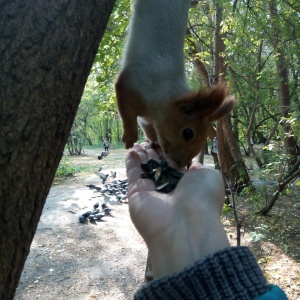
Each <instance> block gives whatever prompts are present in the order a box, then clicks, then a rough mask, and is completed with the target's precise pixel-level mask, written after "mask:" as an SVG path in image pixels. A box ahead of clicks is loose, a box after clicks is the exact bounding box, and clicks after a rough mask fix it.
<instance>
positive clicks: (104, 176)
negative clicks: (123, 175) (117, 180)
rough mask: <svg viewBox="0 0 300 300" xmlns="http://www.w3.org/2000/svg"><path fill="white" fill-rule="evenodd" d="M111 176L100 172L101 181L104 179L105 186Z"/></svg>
mask: <svg viewBox="0 0 300 300" xmlns="http://www.w3.org/2000/svg"><path fill="white" fill-rule="evenodd" d="M108 175H109V174H104V173H101V172H98V176H99V178H100V179H102V183H103V184H104V183H105V181H106V179H107V177H108Z"/></svg>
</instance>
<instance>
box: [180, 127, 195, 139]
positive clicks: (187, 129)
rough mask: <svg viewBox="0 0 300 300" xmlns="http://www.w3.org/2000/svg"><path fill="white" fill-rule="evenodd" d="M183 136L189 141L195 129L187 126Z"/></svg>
mask: <svg viewBox="0 0 300 300" xmlns="http://www.w3.org/2000/svg"><path fill="white" fill-rule="evenodd" d="M182 136H183V138H184V140H185V141H186V142H187V141H189V140H190V139H191V138H193V136H194V133H193V130H192V129H191V128H185V129H184V130H183V131H182Z"/></svg>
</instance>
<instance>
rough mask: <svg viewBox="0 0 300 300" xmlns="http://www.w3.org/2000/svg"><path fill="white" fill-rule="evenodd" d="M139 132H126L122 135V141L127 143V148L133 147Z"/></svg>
mask: <svg viewBox="0 0 300 300" xmlns="http://www.w3.org/2000/svg"><path fill="white" fill-rule="evenodd" d="M137 139H138V135H137V133H128V132H124V133H123V136H122V142H123V143H124V144H125V148H126V149H129V148H132V147H133V144H134V143H135V142H136V141H137Z"/></svg>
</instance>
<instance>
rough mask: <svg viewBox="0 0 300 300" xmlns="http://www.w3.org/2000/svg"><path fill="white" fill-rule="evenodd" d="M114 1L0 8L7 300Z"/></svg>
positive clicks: (1, 237) (1, 234)
mask: <svg viewBox="0 0 300 300" xmlns="http://www.w3.org/2000/svg"><path fill="white" fill-rule="evenodd" d="M114 2H115V1H114V0H98V1H96V0H95V1H92V2H89V3H87V2H86V1H81V0H78V1H56V2H54V1H48V2H47V1H46V2H45V1H40V0H38V1H32V0H26V1H25V0H24V1H17V0H15V1H1V2H0V18H1V24H0V31H1V36H0V55H1V66H0V70H1V78H0V83H1V85H0V86H1V90H0V109H1V114H0V128H1V130H0V145H1V148H0V165H1V168H0V211H1V218H0V265H1V274H0V298H1V299H13V297H14V293H15V289H16V287H17V285H18V282H19V278H20V275H21V271H22V269H23V266H24V263H25V260H26V257H27V255H28V252H29V248H30V244H31V241H32V239H33V236H34V234H35V231H36V228H37V224H38V221H39V218H40V216H41V213H42V209H43V206H44V203H45V200H46V197H47V194H48V192H49V189H50V186H51V183H52V181H53V178H54V175H55V171H56V168H57V166H58V164H59V161H60V159H61V156H62V153H63V149H64V146H65V144H66V141H67V139H68V136H69V132H70V129H71V125H72V122H73V120H74V118H75V114H76V111H77V107H78V105H79V102H80V98H81V95H82V92H83V89H84V85H85V83H86V80H87V77H88V75H89V72H90V69H91V66H92V63H93V60H94V57H95V55H96V53H97V49H98V45H99V42H100V40H101V38H102V35H103V33H104V29H105V27H106V24H107V21H108V18H109V15H110V13H111V11H112V8H113V5H114Z"/></svg>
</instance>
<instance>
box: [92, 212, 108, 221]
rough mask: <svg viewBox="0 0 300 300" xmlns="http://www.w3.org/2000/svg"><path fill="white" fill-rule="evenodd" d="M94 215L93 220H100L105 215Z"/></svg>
mask: <svg viewBox="0 0 300 300" xmlns="http://www.w3.org/2000/svg"><path fill="white" fill-rule="evenodd" d="M93 216H94V220H98V221H99V220H101V219H102V218H103V217H105V215H103V214H96V215H93Z"/></svg>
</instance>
